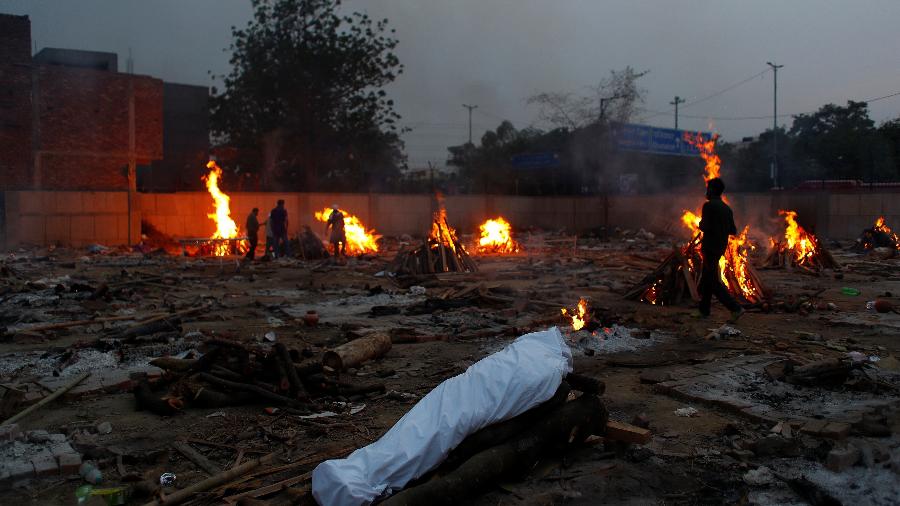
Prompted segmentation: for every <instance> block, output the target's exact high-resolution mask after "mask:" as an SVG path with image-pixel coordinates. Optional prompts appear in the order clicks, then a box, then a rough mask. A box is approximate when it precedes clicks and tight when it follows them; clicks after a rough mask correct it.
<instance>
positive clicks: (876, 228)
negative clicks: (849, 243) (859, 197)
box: [853, 216, 900, 253]
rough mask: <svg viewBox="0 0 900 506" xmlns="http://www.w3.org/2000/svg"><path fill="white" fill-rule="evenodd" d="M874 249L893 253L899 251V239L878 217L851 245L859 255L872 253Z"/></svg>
mask: <svg viewBox="0 0 900 506" xmlns="http://www.w3.org/2000/svg"><path fill="white" fill-rule="evenodd" d="M875 248H889V249H891V250H893V251H894V252H895V253H896V252H897V251H900V237H898V236H897V233H896V232H894V231H893V230H891V228H890V227H889V226H887V224H886V223H885V220H884V216H879V217H878V219H877V220H875V224H874V225H873V226H872V227H871V228H867V229H865V230H863V233H862V234H861V235H860V236H859V238H858V239H857V240H856V243H855V244H854V245H853V249H854V250H855V251H859V252H860V253H865V252H869V251H874V250H875Z"/></svg>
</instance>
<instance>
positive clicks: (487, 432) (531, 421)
mask: <svg viewBox="0 0 900 506" xmlns="http://www.w3.org/2000/svg"><path fill="white" fill-rule="evenodd" d="M571 391H572V390H571V388H570V387H569V384H568V382H565V381H564V382H563V383H562V384H560V386H559V388H558V389H557V390H556V393H554V394H553V397H551V398H550V399H549V400H547V402H544V403H543V404H539V405H537V406H535V407H533V408H531V409H529V410H528V411H526V412H524V413H522V414H521V415H519V416H516V417H513V418H510V419H509V420H505V421H503V422H499V423H495V424H493V425H489V426H487V427H485V428H483V429H481V430H479V431H478V432H475V433H474V434H471V435H469V436H468V437H467V438H466V439H464V440H463V442H462V443H460V444H459V445H457V447H456V448H454V449H453V450H451V451H450V453H449V454H448V455H447V459H446V460H444V462H443V463H442V464H441V465H440V467H439V468H438V471H437V474H444V473H445V472H446V471H449V470H453V469H456V468H457V467H459V466H460V465H461V464H462V463H463V462H465V461H467V460H469V459H470V458H471V457H472V456H473V455H475V454H477V453H478V452H480V451H482V450H484V449H485V448H489V447H491V446H496V445H499V444H502V443H504V442H506V441H509V440H510V439H511V438H513V437H515V436H517V435H519V434H521V433H522V432H524V431H526V430H527V429H528V428H529V427H532V426H534V425H535V424H536V423H538V422H539V421H540V420H542V419H543V418H545V417H546V416H547V415H549V414H550V413H551V412H553V411H554V410H556V409H559V408H560V407H561V406H562V405H563V404H565V403H566V399H567V398H568V396H569V392H571Z"/></svg>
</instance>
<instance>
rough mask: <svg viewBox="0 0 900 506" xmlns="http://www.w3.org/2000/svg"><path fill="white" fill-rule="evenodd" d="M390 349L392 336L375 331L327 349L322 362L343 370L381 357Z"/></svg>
mask: <svg viewBox="0 0 900 506" xmlns="http://www.w3.org/2000/svg"><path fill="white" fill-rule="evenodd" d="M390 349H391V338H390V336H388V335H387V334H382V333H373V334H370V335H368V336H366V337H361V338H359V339H354V340H353V341H350V342H349V343H345V344H342V345H340V346H338V347H337V348H335V349H333V350H329V351H326V352H325V353H324V354H323V355H322V364H323V365H325V366H326V367H330V368H332V369H334V370H335V371H343V370H345V369H350V368H352V367H358V366H359V365H360V364H362V363H363V362H367V361H369V360H372V359H376V358H378V357H381V356H382V355H384V354H385V353H387V352H388V351H390Z"/></svg>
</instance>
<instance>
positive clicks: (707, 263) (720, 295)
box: [700, 178, 744, 323]
mask: <svg viewBox="0 0 900 506" xmlns="http://www.w3.org/2000/svg"><path fill="white" fill-rule="evenodd" d="M724 192H725V183H723V182H722V180H721V179H719V178H713V179H710V180H709V181H708V182H707V183H706V199H707V202H706V203H705V204H703V212H702V213H701V219H700V231H701V232H703V238H702V239H701V242H700V252H701V253H702V254H703V271H702V274H701V276H700V315H701V316H702V317H704V318H705V317H707V316H709V310H710V305H711V304H712V296H713V295H715V296H716V298H717V299H719V301H720V302H721V303H722V304H724V305H725V307H726V308H728V310H729V311H731V318H730V319H729V320H728V321H729V322H730V323H735V322H737V320H738V318H740V317H741V315H742V314H744V309H743V308H742V307H741V306H740V305H739V304H738V303H737V301H735V300H734V297H732V296H731V294H730V293H728V288H726V287H725V285H724V284H722V280H721V279H720V277H719V259H720V258H722V255H724V254H725V250H726V249H727V248H728V236H730V235H735V234H737V227H735V226H734V215H733V214H732V212H731V208H730V207H728V204H726V203H725V202H723V201H722V193H724Z"/></svg>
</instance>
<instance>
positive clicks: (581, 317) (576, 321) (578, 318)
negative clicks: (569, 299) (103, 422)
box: [560, 298, 588, 331]
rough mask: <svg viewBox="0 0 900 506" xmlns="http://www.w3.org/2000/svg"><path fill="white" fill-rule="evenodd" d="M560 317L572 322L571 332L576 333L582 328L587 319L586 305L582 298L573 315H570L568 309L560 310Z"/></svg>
mask: <svg viewBox="0 0 900 506" xmlns="http://www.w3.org/2000/svg"><path fill="white" fill-rule="evenodd" d="M560 311H562V315H563V316H565V317H567V318H569V319H571V320H572V330H575V331H578V330H581V329H583V328H584V325H585V324H586V323H587V319H588V314H587V313H588V303H587V301H586V300H584V298H581V299H579V300H578V307H577V308H575V312H574V313H570V312H569V310H568V309H566V308H562V309H561V310H560Z"/></svg>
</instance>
